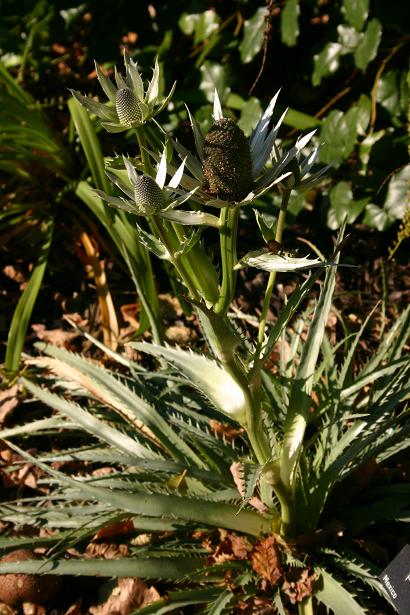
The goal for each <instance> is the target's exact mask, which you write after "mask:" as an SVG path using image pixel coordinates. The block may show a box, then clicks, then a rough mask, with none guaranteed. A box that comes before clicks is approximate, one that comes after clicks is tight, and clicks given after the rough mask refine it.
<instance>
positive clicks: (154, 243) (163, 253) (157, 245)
mask: <svg viewBox="0 0 410 615" xmlns="http://www.w3.org/2000/svg"><path fill="white" fill-rule="evenodd" d="M136 226H137V229H138V234H139V237H140V241H141V243H142V244H143V245H144V246H145V247H146V248H147V249H148V250H149V251H150V252H152V253H153V254H155V256H157V257H158V258H161V259H162V260H169V259H170V257H171V255H170V253H169V252H168V250H167V248H166V247H165V246H164V244H163V243H161V241H160V240H159V239H157V238H156V237H154V235H152V234H151V233H148V232H147V231H144V229H143V228H141V227H140V226H139V224H137V225H136Z"/></svg>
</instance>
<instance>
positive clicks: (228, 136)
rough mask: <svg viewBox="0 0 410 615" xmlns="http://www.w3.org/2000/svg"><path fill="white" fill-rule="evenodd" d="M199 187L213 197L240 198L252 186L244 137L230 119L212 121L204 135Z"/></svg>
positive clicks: (250, 164)
mask: <svg viewBox="0 0 410 615" xmlns="http://www.w3.org/2000/svg"><path fill="white" fill-rule="evenodd" d="M202 171H203V174H204V178H205V180H204V184H203V189H204V191H205V192H207V193H208V194H209V195H210V196H212V197H213V198H219V199H225V200H228V201H241V200H242V199H244V198H245V197H246V195H247V194H248V193H249V192H250V190H251V186H252V159H251V151H250V147H249V142H248V139H247V138H246V137H245V135H244V133H243V132H242V130H241V129H240V128H239V126H237V125H236V124H235V122H234V121H233V120H232V119H230V118H222V119H220V120H216V122H215V123H214V124H213V126H212V127H211V129H210V131H209V132H208V133H207V134H206V135H205V139H204V148H203V163H202Z"/></svg>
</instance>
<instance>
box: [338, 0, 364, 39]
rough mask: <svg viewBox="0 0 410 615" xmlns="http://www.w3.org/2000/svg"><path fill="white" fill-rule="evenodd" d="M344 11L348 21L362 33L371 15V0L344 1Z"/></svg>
mask: <svg viewBox="0 0 410 615" xmlns="http://www.w3.org/2000/svg"><path fill="white" fill-rule="evenodd" d="M343 9H344V14H345V16H346V20H347V21H348V22H349V24H350V25H351V26H353V27H354V28H355V29H356V30H357V31H358V32H360V31H361V30H362V28H363V26H364V24H365V23H366V20H367V16H368V14H369V0H343Z"/></svg>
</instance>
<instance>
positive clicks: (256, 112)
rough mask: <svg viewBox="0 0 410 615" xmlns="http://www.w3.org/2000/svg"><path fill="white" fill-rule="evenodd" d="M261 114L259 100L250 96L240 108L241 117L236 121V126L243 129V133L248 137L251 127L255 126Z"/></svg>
mask: <svg viewBox="0 0 410 615" xmlns="http://www.w3.org/2000/svg"><path fill="white" fill-rule="evenodd" d="M261 114H262V107H261V103H260V101H259V100H258V99H257V98H255V96H251V98H249V100H247V101H246V103H245V104H244V105H243V106H242V108H241V117H240V118H239V121H238V126H239V128H241V129H242V130H243V132H244V133H245V135H246V136H247V137H249V136H250V135H251V133H252V130H253V128H254V127H255V126H256V124H257V121H258V120H259V118H260V116H261Z"/></svg>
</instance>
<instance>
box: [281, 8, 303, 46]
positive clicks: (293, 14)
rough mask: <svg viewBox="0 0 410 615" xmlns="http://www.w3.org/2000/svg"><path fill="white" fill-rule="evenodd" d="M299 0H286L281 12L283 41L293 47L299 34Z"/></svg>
mask: <svg viewBox="0 0 410 615" xmlns="http://www.w3.org/2000/svg"><path fill="white" fill-rule="evenodd" d="M299 14H300V6H299V0H286V3H285V6H284V7H283V9H282V12H281V14H280V34H281V40H282V43H284V44H285V45H288V47H293V46H294V45H296V41H297V38H298V36H299V23H298V18H299Z"/></svg>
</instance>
